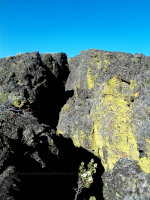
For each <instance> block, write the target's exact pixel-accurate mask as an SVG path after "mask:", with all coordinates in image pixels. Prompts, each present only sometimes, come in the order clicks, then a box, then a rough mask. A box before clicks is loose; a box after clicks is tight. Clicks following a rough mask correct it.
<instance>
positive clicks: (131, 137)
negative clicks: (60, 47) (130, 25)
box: [0, 50, 150, 200]
mask: <svg viewBox="0 0 150 200" xmlns="http://www.w3.org/2000/svg"><path fill="white" fill-rule="evenodd" d="M0 74H1V76H0V199H3V200H6V199H12V200H14V199H19V200H20V199H47V196H49V197H50V198H51V197H52V196H55V198H54V199H69V200H71V199H74V195H75V193H74V190H73V188H75V187H76V183H77V178H78V168H79V165H80V163H81V161H84V162H85V163H88V162H89V161H90V159H91V158H93V157H94V160H95V162H97V163H98V170H97V173H96V175H95V177H94V183H93V184H92V186H91V188H90V189H89V190H87V189H85V190H83V192H82V193H81V194H80V196H79V199H81V200H85V199H86V200H89V198H90V196H95V197H96V199H97V200H100V199H103V198H104V199H106V200H108V199H109V200H110V199H118V200H119V199H120V200H122V199H125V200H128V199H138V200H140V199H141V200H143V199H144V200H145V199H149V194H150V123H149V121H150V98H149V94H150V57H146V56H144V55H142V54H135V55H132V54H126V53H122V52H107V51H100V50H88V51H83V52H81V55H78V56H76V57H74V58H71V59H70V60H69V64H68V62H67V56H66V54H65V53H59V54H55V53H54V54H49V53H46V54H39V53H38V52H33V53H26V54H19V55H17V56H13V57H8V58H3V59H0ZM101 162H102V163H101ZM103 172H104V173H103ZM102 174H103V175H102ZM101 176H102V179H101ZM102 180H103V183H102ZM102 187H103V194H102ZM56 190H57V192H56Z"/></svg>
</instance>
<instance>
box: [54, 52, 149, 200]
mask: <svg viewBox="0 0 150 200" xmlns="http://www.w3.org/2000/svg"><path fill="white" fill-rule="evenodd" d="M69 70H70V74H69V78H68V80H67V83H66V86H65V87H66V91H71V90H73V91H74V96H73V97H72V98H70V99H69V100H68V101H67V103H66V104H65V105H64V106H63V108H62V110H61V112H60V115H59V122H58V126H57V133H58V134H61V135H63V136H64V137H66V138H71V139H72V141H73V143H74V145H75V146H76V147H83V148H85V149H86V150H88V151H90V152H92V153H93V154H94V155H96V156H97V157H99V158H100V159H101V161H102V164H103V166H104V168H105V173H104V175H103V181H104V192H103V194H104V199H106V200H110V199H118V200H119V199H121V200H122V199H138V200H140V199H142V200H144V199H145V200H146V199H149V194H150V184H149V181H150V57H148V56H144V55H142V54H135V55H132V54H126V53H122V52H107V51H100V50H88V51H83V52H81V55H78V56H76V57H73V58H71V59H70V60H69ZM126 186H127V187H126Z"/></svg>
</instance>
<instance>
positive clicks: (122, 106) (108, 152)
mask: <svg viewBox="0 0 150 200" xmlns="http://www.w3.org/2000/svg"><path fill="white" fill-rule="evenodd" d="M95 77H97V76H96V75H95V76H92V75H91V69H90V67H88V71H87V80H88V89H90V90H91V89H92V88H93V87H94V84H95V80H96V78H95ZM124 84H125V83H124V82H122V81H121V80H120V78H119V77H117V76H115V77H113V78H111V79H110V80H109V81H108V82H107V83H106V82H103V83H102V84H100V85H99V88H100V89H99V90H98V89H95V88H94V95H95V97H94V99H93V101H94V103H93V107H92V109H91V111H90V114H89V117H90V118H91V119H92V122H93V127H91V132H90V134H89V133H88V134H87V133H86V132H84V131H83V130H82V129H79V128H78V124H76V126H74V127H73V128H72V133H71V134H72V139H73V143H74V145H75V146H76V147H80V146H82V147H84V148H87V149H89V150H91V151H92V152H94V154H95V155H96V156H98V157H99V158H100V159H101V161H102V164H103V166H104V168H105V170H106V171H111V170H112V169H113V168H114V166H115V164H116V162H117V161H118V160H119V159H120V158H122V157H124V158H126V159H131V160H135V161H137V162H138V164H139V166H140V167H141V169H142V170H143V171H144V172H145V173H150V140H149V139H146V149H147V152H146V154H147V155H146V156H145V157H142V158H140V157H139V151H138V146H137V139H136V137H135V133H136V127H135V125H134V123H133V121H132V116H133V112H134V111H133V105H132V104H131V105H130V107H129V106H128V102H127V101H126V97H127V93H126V92H125V85H124ZM135 89H137V82H136V81H135V80H131V81H130V91H129V93H128V95H131V96H134V97H138V96H139V92H135ZM75 123H77V122H75ZM75 127H76V128H75ZM58 133H60V134H63V131H60V130H59V129H58ZM87 140H88V145H87V144H86V141H87Z"/></svg>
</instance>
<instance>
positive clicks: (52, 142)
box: [0, 52, 103, 200]
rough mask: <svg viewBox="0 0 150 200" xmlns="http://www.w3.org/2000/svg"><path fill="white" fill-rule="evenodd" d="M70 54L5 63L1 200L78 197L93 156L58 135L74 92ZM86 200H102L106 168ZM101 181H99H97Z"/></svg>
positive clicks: (0, 100)
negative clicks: (82, 168)
mask: <svg viewBox="0 0 150 200" xmlns="http://www.w3.org/2000/svg"><path fill="white" fill-rule="evenodd" d="M68 74H69V68H68V61H67V56H66V54H65V53H58V54H56V53H52V54H50V53H46V54H39V53H38V52H33V53H26V54H19V55H17V56H11V57H7V58H3V59H0V200H9V199H11V200H16V199H18V200H20V199H22V200H23V199H36V200H38V199H39V200H41V199H43V200H44V199H47V198H48V196H49V199H68V200H70V199H74V196H75V191H74V190H73V188H74V187H76V185H77V180H78V168H79V165H80V163H81V161H84V162H85V163H87V162H89V160H90V159H91V158H93V157H94V156H93V154H91V153H89V152H88V151H86V150H84V149H83V148H76V147H75V146H74V145H73V143H72V141H71V140H69V139H65V138H63V137H62V136H57V135H56V126H57V124H58V120H59V112H60V110H61V108H62V107H63V105H64V104H65V103H66V101H67V100H68V99H69V98H70V97H71V96H72V95H73V91H68V92H65V83H66V80H67V77H68ZM95 161H96V162H97V163H98V165H99V168H98V170H97V176H96V177H95V181H94V184H93V186H92V187H91V188H90V189H89V190H88V191H86V192H85V191H83V192H82V194H81V195H80V198H81V199H89V197H90V196H91V195H93V196H95V197H96V198H97V199H101V196H102V180H101V178H99V177H101V175H102V173H103V167H102V165H101V162H100V160H99V159H98V158H96V157H95ZM97 177H98V178H97Z"/></svg>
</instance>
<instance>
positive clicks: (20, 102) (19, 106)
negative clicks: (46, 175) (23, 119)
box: [13, 97, 25, 108]
mask: <svg viewBox="0 0 150 200" xmlns="http://www.w3.org/2000/svg"><path fill="white" fill-rule="evenodd" d="M24 103H25V100H22V101H21V100H20V99H18V98H17V97H15V99H14V102H13V104H14V106H15V107H17V108H21V107H22V106H23V105H24Z"/></svg>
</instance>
